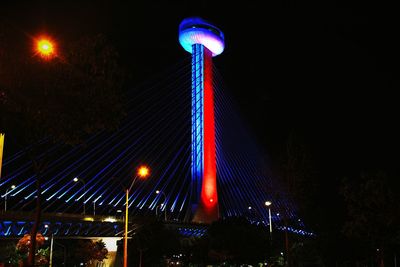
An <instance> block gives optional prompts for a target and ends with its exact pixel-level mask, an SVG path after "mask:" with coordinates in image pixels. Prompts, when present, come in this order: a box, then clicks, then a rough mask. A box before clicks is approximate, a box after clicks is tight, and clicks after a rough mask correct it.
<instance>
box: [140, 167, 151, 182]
mask: <svg viewBox="0 0 400 267" xmlns="http://www.w3.org/2000/svg"><path fill="white" fill-rule="evenodd" d="M137 175H138V176H139V178H142V179H145V178H147V177H148V176H149V175H150V169H149V168H148V167H147V166H140V167H139V168H138V171H137Z"/></svg>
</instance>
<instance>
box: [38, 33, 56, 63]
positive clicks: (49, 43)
mask: <svg viewBox="0 0 400 267" xmlns="http://www.w3.org/2000/svg"><path fill="white" fill-rule="evenodd" d="M35 43H36V44H35V50H36V53H37V54H39V56H40V57H42V58H43V59H46V60H49V59H51V58H53V57H54V56H55V54H56V43H55V42H54V41H53V40H51V38H49V37H40V38H38V39H36V40H35Z"/></svg>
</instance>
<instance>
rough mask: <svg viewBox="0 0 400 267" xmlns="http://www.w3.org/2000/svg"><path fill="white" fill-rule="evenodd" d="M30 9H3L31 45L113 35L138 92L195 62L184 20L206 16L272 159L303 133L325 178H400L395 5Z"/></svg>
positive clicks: (60, 5) (61, 5)
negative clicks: (175, 67)
mask: <svg viewBox="0 0 400 267" xmlns="http://www.w3.org/2000/svg"><path fill="white" fill-rule="evenodd" d="M29 2H30V3H29ZM29 2H28V1H26V2H24V1H12V2H11V1H10V2H9V3H7V2H5V1H2V4H0V19H2V20H3V21H4V22H5V23H6V24H8V25H10V27H14V28H15V29H16V32H17V33H20V34H21V35H22V36H26V38H27V40H28V39H29V37H28V36H29V35H31V36H34V35H36V34H38V33H42V32H46V33H48V34H49V35H51V36H54V38H55V39H58V40H64V39H65V40H68V39H73V38H77V37H79V36H81V35H85V34H91V33H96V32H103V33H106V34H107V35H108V36H109V37H110V39H111V40H112V42H113V43H114V44H115V46H116V47H117V49H118V51H119V52H120V54H121V63H122V64H124V65H125V66H126V67H127V68H128V69H129V70H130V73H131V74H132V81H131V83H132V85H134V84H136V83H140V82H141V81H144V80H146V79H148V78H149V77H151V75H152V74H154V73H158V72H160V71H162V70H165V69H168V67H169V66H171V65H172V64H174V63H177V62H179V61H181V60H182V59H183V58H184V57H187V56H188V55H187V53H186V52H185V51H184V50H183V49H182V48H181V47H180V45H179V43H178V39H177V38H178V35H177V34H178V32H177V31H178V25H179V23H180V22H181V20H182V19H183V18H185V17H188V16H200V17H203V18H204V19H208V20H210V21H212V22H214V23H215V24H216V25H217V26H218V27H219V28H220V29H222V30H223V31H224V33H225V37H226V50H225V52H224V53H223V54H222V55H220V56H219V57H216V58H215V60H214V63H215V65H216V66H217V68H218V69H219V70H220V72H221V74H222V75H223V77H224V79H225V83H226V85H227V88H228V90H229V93H230V94H231V95H232V96H233V98H234V99H235V101H236V102H237V104H238V106H239V109H240V111H241V112H242V115H243V117H244V118H245V119H246V122H247V123H248V127H249V128H250V129H251V130H252V131H253V132H254V133H255V136H256V137H257V138H258V142H259V143H260V144H261V145H262V147H263V150H264V151H265V152H266V153H267V154H269V155H270V156H271V158H274V157H275V156H278V155H279V154H280V152H281V151H282V149H283V148H284V142H285V140H286V138H287V136H288V135H289V134H290V133H295V134H296V135H299V136H301V137H302V139H303V140H304V142H305V143H306V144H307V146H308V147H309V148H310V150H311V151H312V153H313V154H314V157H315V160H316V162H317V166H318V168H319V170H320V171H321V173H322V175H321V179H327V180H328V179H332V178H338V177H339V176H340V177H341V176H343V175H344V174H347V173H357V172H359V171H361V170H368V169H382V170H387V171H390V172H393V173H395V174H398V171H399V169H398V161H399V140H398V138H399V130H397V129H396V128H397V124H398V121H399V120H398V114H400V113H399V106H400V105H399V104H398V96H397V94H396V90H398V88H399V76H398V73H399V64H398V62H399V61H400V60H399V59H400V57H399V52H398V51H399V49H398V47H400V45H399V41H398V38H397V35H398V27H397V26H398V25H399V23H398V21H397V18H398V16H397V15H396V14H395V11H396V9H395V8H394V7H391V6H383V5H380V6H377V5H376V4H375V3H374V5H373V4H372V3H368V2H366V1H359V2H351V4H349V3H348V2H349V1H342V2H339V1H329V3H325V2H327V1H312V2H310V1H306V2H308V3H307V4H305V3H303V2H305V1H298V2H297V3H296V2H289V1H283V2H282V1H281V2H279V3H278V1H264V3H263V5H264V7H261V6H260V5H259V3H256V2H255V1H238V2H236V1H235V2H233V1H231V2H218V3H214V2H217V1H187V2H171V3H170V2H169V1H159V2H158V1H120V2H118V1H29ZM32 2H34V4H33V3H32ZM125 2H130V3H125ZM270 2H273V3H270ZM320 2H324V3H320ZM1 5H2V6H1Z"/></svg>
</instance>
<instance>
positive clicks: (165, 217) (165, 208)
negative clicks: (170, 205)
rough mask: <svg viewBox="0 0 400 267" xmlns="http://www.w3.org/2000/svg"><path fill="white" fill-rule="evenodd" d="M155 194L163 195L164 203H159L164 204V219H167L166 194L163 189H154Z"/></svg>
mask: <svg viewBox="0 0 400 267" xmlns="http://www.w3.org/2000/svg"><path fill="white" fill-rule="evenodd" d="M156 194H157V195H158V194H162V195H163V196H164V205H163V204H161V205H163V206H164V221H167V195H166V194H165V193H164V192H163V191H160V190H156ZM156 210H157V209H156Z"/></svg>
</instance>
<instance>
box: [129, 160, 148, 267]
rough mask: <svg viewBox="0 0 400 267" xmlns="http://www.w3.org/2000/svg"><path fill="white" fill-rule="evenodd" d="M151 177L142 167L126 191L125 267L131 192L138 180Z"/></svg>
mask: <svg viewBox="0 0 400 267" xmlns="http://www.w3.org/2000/svg"><path fill="white" fill-rule="evenodd" d="M149 175H150V169H149V168H148V167H146V166H141V167H139V168H138V170H137V174H136V175H135V178H134V179H133V181H132V183H131V185H130V186H129V188H126V190H125V230H124V267H128V209H129V191H130V190H131V189H132V187H133V185H134V183H135V181H136V180H137V178H138V177H139V178H142V179H145V178H147V177H148V176H149Z"/></svg>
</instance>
